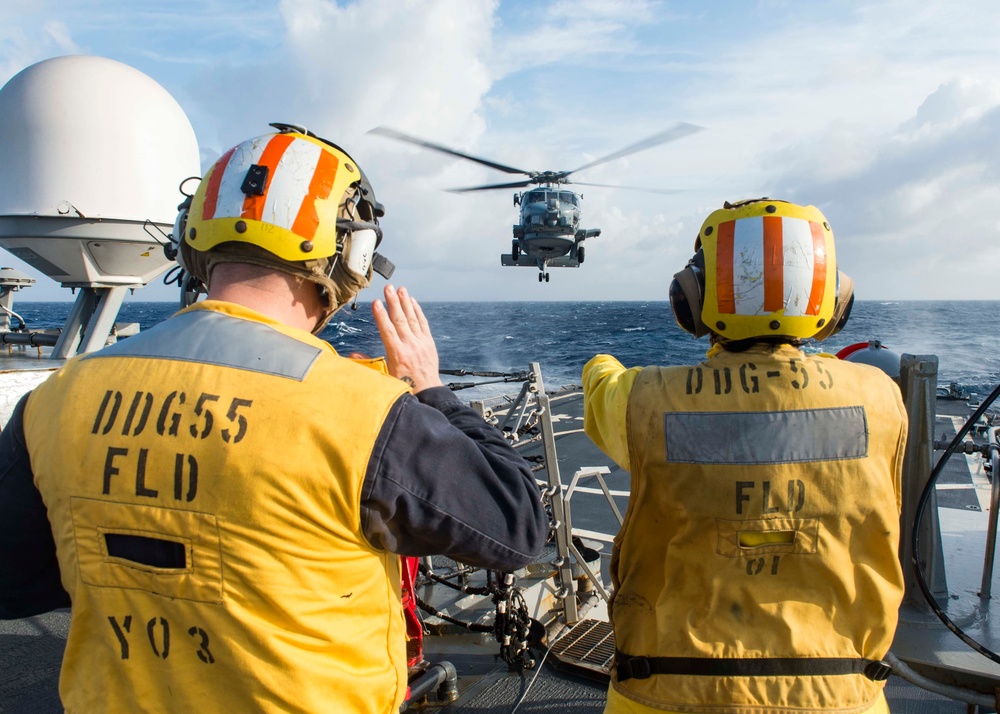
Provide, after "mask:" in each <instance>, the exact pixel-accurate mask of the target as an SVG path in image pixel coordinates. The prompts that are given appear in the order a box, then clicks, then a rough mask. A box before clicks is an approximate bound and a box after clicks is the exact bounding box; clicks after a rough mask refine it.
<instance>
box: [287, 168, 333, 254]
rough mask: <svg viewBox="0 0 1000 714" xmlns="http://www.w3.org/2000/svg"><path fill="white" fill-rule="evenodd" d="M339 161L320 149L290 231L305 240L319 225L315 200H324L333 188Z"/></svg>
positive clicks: (310, 237)
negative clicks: (305, 192)
mask: <svg viewBox="0 0 1000 714" xmlns="http://www.w3.org/2000/svg"><path fill="white" fill-rule="evenodd" d="M339 166H340V161H339V160H338V159H337V157H336V156H334V155H333V154H331V153H330V152H329V151H320V153H319V159H318V160H317V162H316V170H315V171H313V175H312V179H311V180H310V181H309V193H307V194H306V196H305V198H303V199H302V205H301V206H300V207H299V212H298V213H297V214H296V216H295V222H294V223H293V224H292V233H294V234H295V235H297V236H302V237H303V238H305V239H306V240H312V237H313V236H314V235H316V229H317V228H318V227H319V214H318V213H317V212H316V201H322V200H326V199H327V198H329V197H330V191H332V190H333V180H334V179H335V178H336V177H337V169H338V168H339Z"/></svg>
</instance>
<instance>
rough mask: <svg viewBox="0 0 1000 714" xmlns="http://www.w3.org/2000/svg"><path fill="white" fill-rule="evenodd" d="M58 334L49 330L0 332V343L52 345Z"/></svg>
mask: <svg viewBox="0 0 1000 714" xmlns="http://www.w3.org/2000/svg"><path fill="white" fill-rule="evenodd" d="M58 340H59V335H57V334H53V333H51V332H0V344H5V345H31V346H32V347H52V346H53V345H55V343H56V342H57V341H58Z"/></svg>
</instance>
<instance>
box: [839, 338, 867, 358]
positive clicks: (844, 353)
mask: <svg viewBox="0 0 1000 714" xmlns="http://www.w3.org/2000/svg"><path fill="white" fill-rule="evenodd" d="M868 344H869V343H868V342H855V343H854V344H853V345H848V346H847V347H845V348H844V349H842V350H841V351H840V352H838V353H837V359H847V357H848V356H849V355H852V354H854V353H855V352H857V351H858V350H863V349H866V348H867V347H868Z"/></svg>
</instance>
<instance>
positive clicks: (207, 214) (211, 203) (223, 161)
mask: <svg viewBox="0 0 1000 714" xmlns="http://www.w3.org/2000/svg"><path fill="white" fill-rule="evenodd" d="M234 151H236V147H235V146H234V147H233V148H231V149H230V150H229V151H227V152H226V153H224V154H223V155H222V156H221V157H220V158H219V160H218V161H216V162H215V166H213V167H212V175H211V176H209V177H208V188H207V189H205V203H204V204H203V205H202V209H201V220H203V221H207V220H209V219H211V218H215V208H216V206H217V205H218V203H219V186H221V185H222V177H223V175H224V174H225V173H226V167H227V166H229V159H230V158H232V155H233V152H234Z"/></svg>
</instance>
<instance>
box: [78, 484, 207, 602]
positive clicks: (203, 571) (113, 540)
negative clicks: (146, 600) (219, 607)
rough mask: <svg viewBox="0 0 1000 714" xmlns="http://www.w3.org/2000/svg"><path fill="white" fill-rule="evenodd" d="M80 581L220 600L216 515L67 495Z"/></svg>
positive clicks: (110, 586) (177, 596) (200, 599)
mask: <svg viewBox="0 0 1000 714" xmlns="http://www.w3.org/2000/svg"><path fill="white" fill-rule="evenodd" d="M70 501H71V504H70V508H71V510H72V513H73V535H74V545H75V547H76V556H77V562H78V564H79V569H80V579H81V580H82V581H83V582H84V583H86V584H87V585H92V586H95V587H106V588H124V589H127V590H144V591H146V592H149V593H152V594H154V595H162V596H165V597H171V598H179V599H182V600H194V601H198V602H211V603H221V602H222V554H221V553H222V551H221V544H220V539H219V525H218V522H217V519H216V517H215V516H214V515H212V514H209V513H199V512H197V511H182V510H178V509H172V508H159V507H157V506H140V505H137V504H132V503H113V502H109V501H99V500H95V499H89V498H72V499H70Z"/></svg>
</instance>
